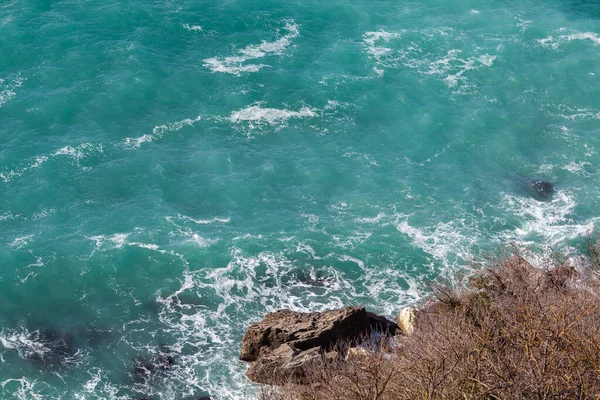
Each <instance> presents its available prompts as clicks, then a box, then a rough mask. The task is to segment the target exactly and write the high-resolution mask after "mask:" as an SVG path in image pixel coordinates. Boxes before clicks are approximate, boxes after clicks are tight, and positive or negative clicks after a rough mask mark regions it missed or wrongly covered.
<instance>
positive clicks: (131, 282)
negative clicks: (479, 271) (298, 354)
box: [0, 0, 600, 400]
mask: <svg viewBox="0 0 600 400" xmlns="http://www.w3.org/2000/svg"><path fill="white" fill-rule="evenodd" d="M599 65H600V2H598V1H581V0H579V1H578V0H560V1H559V0H550V1H538V0H525V1H484V0H460V1H454V2H448V1H440V0H423V1H414V2H404V1H391V0H382V1H372V2H366V1H349V0H335V1H330V2H323V1H310V0H307V1H268V0H260V1H259V0H254V1H239V0H229V1H190V0H180V1H175V0H170V1H167V0H165V1H155V0H150V1H141V0H122V1H115V2H106V1H99V0H77V1H76V0H54V1H53V0H4V1H1V2H0V268H1V273H0V362H1V363H2V364H1V367H0V398H2V399H13V398H19V399H137V398H141V397H144V396H149V397H152V398H153V399H155V400H156V399H175V400H178V399H192V398H195V397H199V396H202V395H208V394H209V395H210V396H211V398H213V399H244V398H251V397H252V396H253V395H254V394H255V393H256V388H255V387H254V386H252V385H251V384H250V383H249V382H248V381H247V380H246V379H245V378H244V375H243V374H244V372H245V369H246V367H247V366H246V365H245V364H244V363H242V362H239V361H238V360H237V356H238V354H239V348H240V340H241V337H242V335H243V333H244V330H245V328H246V327H247V326H248V324H249V323H250V322H251V321H255V320H259V319H260V318H262V316H263V314H264V313H266V312H269V311H273V310H276V309H279V308H292V309H295V310H322V309H327V308H332V307H337V306H342V305H348V304H358V303H363V304H366V305H367V306H368V307H369V308H370V309H372V310H374V311H377V312H380V313H384V314H387V315H390V316H392V315H394V314H395V313H396V312H397V311H398V310H399V309H400V308H401V307H402V306H404V305H406V304H409V303H412V302H414V301H417V300H418V299H419V298H421V296H422V295H423V294H424V293H425V286H424V283H425V282H427V281H430V280H432V279H436V278H437V277H439V276H452V274H454V273H456V272H457V271H459V270H461V269H462V268H464V267H465V266H466V265H467V264H468V262H469V260H471V259H472V257H477V256H480V255H482V254H485V253H486V252H488V251H490V250H491V249H493V248H494V247H495V246H498V245H499V244H502V243H507V242H516V243H519V244H521V245H531V244H534V245H538V246H547V245H553V246H560V245H562V244H565V243H567V242H568V241H570V240H572V239H574V238H576V237H577V236H578V235H581V234H585V233H586V232H588V231H589V230H591V229H593V228H594V225H595V224H596V223H597V222H598V220H599V218H600V208H599V203H600V199H599V195H598V193H599V192H600V181H599V180H598V177H599V169H598V168H599V161H600V156H599V154H598V146H599V144H600V96H599V89H600V69H599V68H598V66H599ZM529 178H540V179H547V180H550V181H552V182H554V183H555V185H556V192H555V194H554V196H553V198H552V200H551V201H546V202H541V201H538V200H536V199H534V198H533V197H531V196H530V195H529V194H528V193H527V191H526V190H524V189H523V184H522V182H523V181H524V180H526V179H529ZM57 343H58V344H57ZM160 352H163V353H169V354H170V355H171V356H172V357H173V358H174V360H175V364H174V365H173V366H170V367H169V368H164V369H165V371H155V372H154V373H152V374H151V375H150V377H149V378H148V379H140V377H139V376H137V377H136V376H135V374H134V365H135V360H136V359H137V360H138V361H139V360H144V359H145V360H152V359H153V357H154V360H156V359H157V357H158V358H159V359H160V356H157V355H156V354H158V353H160ZM40 359H41V360H40ZM162 360H163V361H164V357H163V358H162Z"/></svg>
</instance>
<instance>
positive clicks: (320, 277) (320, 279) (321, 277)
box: [295, 269, 327, 287]
mask: <svg viewBox="0 0 600 400" xmlns="http://www.w3.org/2000/svg"><path fill="white" fill-rule="evenodd" d="M295 275H296V279H297V280H298V282H300V283H304V284H305V285H311V286H315V287H323V286H325V284H326V283H327V276H326V275H325V274H324V273H322V272H320V271H316V272H314V273H312V272H311V271H307V270H304V269H297V270H296V271H295Z"/></svg>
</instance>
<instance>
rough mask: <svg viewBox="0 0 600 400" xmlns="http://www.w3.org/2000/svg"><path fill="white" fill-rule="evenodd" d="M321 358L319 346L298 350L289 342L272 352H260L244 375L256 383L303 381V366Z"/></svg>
mask: <svg viewBox="0 0 600 400" xmlns="http://www.w3.org/2000/svg"><path fill="white" fill-rule="evenodd" d="M321 359H322V356H321V352H320V350H319V348H317V347H313V348H311V349H308V350H304V351H299V350H298V349H295V348H294V347H292V346H290V345H289V344H282V345H281V346H279V347H277V348H276V349H275V350H273V351H272V352H267V353H264V354H261V355H260V356H259V358H258V359H257V360H256V361H255V362H254V363H252V365H251V366H250V368H248V371H246V376H247V377H248V378H250V380H252V381H254V382H258V383H263V384H268V385H273V384H284V383H286V382H287V381H288V380H291V381H293V382H296V383H304V378H305V373H304V372H305V368H306V367H307V366H308V365H309V364H310V363H316V362H319V361H320V360H321Z"/></svg>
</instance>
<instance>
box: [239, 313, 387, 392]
mask: <svg viewBox="0 0 600 400" xmlns="http://www.w3.org/2000/svg"><path fill="white" fill-rule="evenodd" d="M397 329H398V326H397V325H396V324H395V323H393V322H391V321H388V320H387V319H385V318H384V317H380V316H378V315H375V314H372V313H368V312H367V311H366V310H365V308H364V306H355V307H346V308H342V309H339V310H330V311H325V312H322V313H319V312H314V313H300V312H294V311H290V310H281V311H277V312H274V313H269V314H267V315H266V316H265V317H264V319H263V320H262V321H260V322H257V323H254V324H252V325H250V327H249V328H248V330H247V331H246V334H245V335H244V338H243V341H242V350H241V354H240V359H241V360H244V361H250V362H253V364H252V366H251V367H250V368H249V369H248V372H247V373H246V375H247V376H248V378H250V379H251V380H253V381H255V382H258V383H264V384H270V385H277V384H281V383H283V382H286V381H288V380H292V381H294V382H297V383H303V381H304V379H305V375H304V371H305V369H306V367H307V365H309V364H310V363H313V362H322V361H323V359H327V358H335V357H339V354H337V352H335V351H332V349H333V348H334V347H335V346H336V344H338V343H348V342H350V343H352V342H359V341H361V339H363V338H369V337H371V336H372V334H373V333H374V332H379V334H384V335H393V334H395V333H396V331H397Z"/></svg>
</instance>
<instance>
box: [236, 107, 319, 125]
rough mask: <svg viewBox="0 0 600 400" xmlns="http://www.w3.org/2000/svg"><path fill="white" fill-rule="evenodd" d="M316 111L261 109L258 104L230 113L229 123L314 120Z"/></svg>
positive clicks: (303, 109) (307, 109)
mask: <svg viewBox="0 0 600 400" xmlns="http://www.w3.org/2000/svg"><path fill="white" fill-rule="evenodd" d="M317 115H318V114H317V111H316V110H315V109H314V108H310V107H302V108H300V109H299V110H298V111H290V110H286V109H277V108H263V107H261V105H260V103H257V104H255V105H251V106H249V107H246V108H243V109H241V110H238V111H234V112H232V113H231V116H230V117H229V121H231V122H233V123H236V124H238V123H241V122H247V123H249V124H265V123H267V124H271V125H273V124H276V123H281V122H285V121H287V120H288V119H290V118H314V117H316V116H317Z"/></svg>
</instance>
